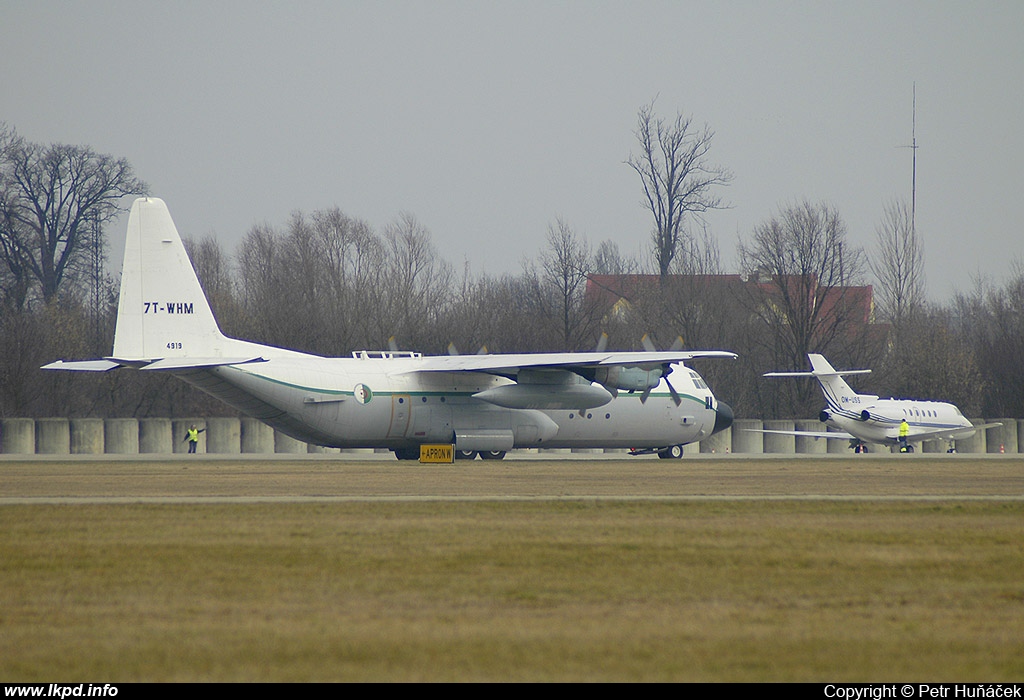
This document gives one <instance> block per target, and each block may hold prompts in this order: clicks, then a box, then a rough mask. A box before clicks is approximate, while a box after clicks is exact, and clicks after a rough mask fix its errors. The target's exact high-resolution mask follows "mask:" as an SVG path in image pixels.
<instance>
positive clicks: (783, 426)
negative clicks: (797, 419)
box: [764, 420, 796, 455]
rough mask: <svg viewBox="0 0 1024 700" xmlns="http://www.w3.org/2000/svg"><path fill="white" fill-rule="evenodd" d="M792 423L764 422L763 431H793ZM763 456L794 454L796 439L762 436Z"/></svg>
mask: <svg viewBox="0 0 1024 700" xmlns="http://www.w3.org/2000/svg"><path fill="white" fill-rule="evenodd" d="M794 425H795V424H794V423H793V421H791V420H766V421H765V422H764V429H765V430H794V429H795V428H794ZM764 451H765V454H783V455H791V454H795V453H796V438H794V437H793V436H792V435H777V434H775V433H765V434H764Z"/></svg>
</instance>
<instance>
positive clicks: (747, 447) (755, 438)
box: [732, 418, 764, 454]
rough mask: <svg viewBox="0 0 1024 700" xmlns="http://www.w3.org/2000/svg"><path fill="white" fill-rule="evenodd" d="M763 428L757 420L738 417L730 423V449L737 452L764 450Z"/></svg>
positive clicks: (759, 451) (746, 452)
mask: <svg viewBox="0 0 1024 700" xmlns="http://www.w3.org/2000/svg"><path fill="white" fill-rule="evenodd" d="M762 428H764V423H762V422H761V421H759V420H751V419H748V418H739V419H737V420H736V421H734V422H733V424H732V451H733V452H735V453H738V454H761V453H763V452H764V433H761V432H757V431H759V430H761V429H762Z"/></svg>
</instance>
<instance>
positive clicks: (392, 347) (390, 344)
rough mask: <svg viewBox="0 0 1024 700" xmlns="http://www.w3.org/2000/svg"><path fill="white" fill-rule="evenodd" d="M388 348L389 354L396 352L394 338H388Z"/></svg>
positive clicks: (396, 345)
mask: <svg viewBox="0 0 1024 700" xmlns="http://www.w3.org/2000/svg"><path fill="white" fill-rule="evenodd" d="M388 348H389V349H390V350H391V352H398V342H397V341H396V340H395V336H391V337H390V338H388Z"/></svg>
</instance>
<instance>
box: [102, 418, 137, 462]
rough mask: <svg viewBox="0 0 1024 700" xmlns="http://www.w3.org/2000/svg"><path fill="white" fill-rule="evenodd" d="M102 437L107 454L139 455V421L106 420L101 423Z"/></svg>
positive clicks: (126, 419) (127, 419)
mask: <svg viewBox="0 0 1024 700" xmlns="http://www.w3.org/2000/svg"><path fill="white" fill-rule="evenodd" d="M103 437H104V444H103V451H104V452H106V453H107V454H115V455H135V454H138V453H139V421H137V420H136V419H134V418H107V419H106V420H105V421H103Z"/></svg>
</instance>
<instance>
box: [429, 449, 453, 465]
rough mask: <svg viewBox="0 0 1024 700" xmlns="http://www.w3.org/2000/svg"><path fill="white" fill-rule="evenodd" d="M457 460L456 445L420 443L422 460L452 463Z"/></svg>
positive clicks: (433, 462) (435, 462)
mask: <svg viewBox="0 0 1024 700" xmlns="http://www.w3.org/2000/svg"><path fill="white" fill-rule="evenodd" d="M454 461H455V445H420V462H429V463H432V464H451V463H453V462H454Z"/></svg>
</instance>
